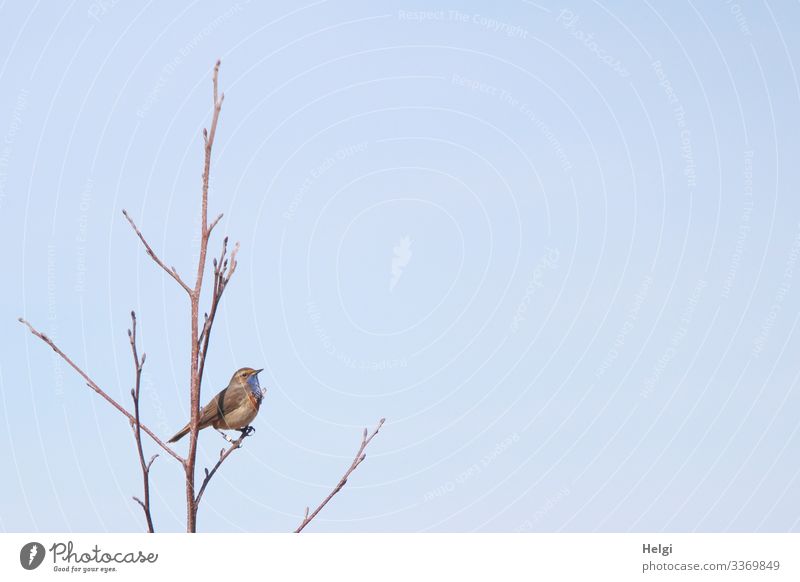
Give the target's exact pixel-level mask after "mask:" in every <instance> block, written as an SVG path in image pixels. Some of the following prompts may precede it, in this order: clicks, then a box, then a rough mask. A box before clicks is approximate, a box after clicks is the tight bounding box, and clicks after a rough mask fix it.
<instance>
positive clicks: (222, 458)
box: [194, 433, 248, 507]
mask: <svg viewBox="0 0 800 582" xmlns="http://www.w3.org/2000/svg"><path fill="white" fill-rule="evenodd" d="M247 436H248V434H247V433H242V436H240V437H239V438H238V439H236V440H235V441H233V442H232V443H231V446H230V447H228V448H227V449H221V450H220V452H219V460H218V461H217V462H216V464H215V465H214V467H213V468H212V469H211V470H210V471H209V470H208V469H206V470H205V473H206V476H205V478H204V479H203V484H202V485H201V486H200V491H199V492H198V493H197V498H196V499H195V500H194V504H195V506H196V507H199V505H200V500H201V499H202V498H203V493H204V492H205V490H206V485H208V482H209V481H211V477H213V476H214V473H216V472H217V469H219V466H220V465H222V463H223V462H225V459H227V458H228V457H229V456H230V454H231V453H232V452H233V451H235V450H236V449H238V448H240V447H241V446H242V441H244V439H246V438H247Z"/></svg>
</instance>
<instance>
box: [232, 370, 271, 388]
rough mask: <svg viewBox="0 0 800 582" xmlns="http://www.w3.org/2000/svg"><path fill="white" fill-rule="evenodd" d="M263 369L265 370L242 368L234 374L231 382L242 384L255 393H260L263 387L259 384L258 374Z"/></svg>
mask: <svg viewBox="0 0 800 582" xmlns="http://www.w3.org/2000/svg"><path fill="white" fill-rule="evenodd" d="M263 369H264V368H259V369H258V370H256V369H254V368H240V369H239V370H236V372H235V373H234V375H233V378H232V379H231V382H240V383H241V384H243V385H244V384H246V385H248V386H249V387H250V389H251V390H253V392H260V391H261V386H259V384H258V373H259V372H261V370H263Z"/></svg>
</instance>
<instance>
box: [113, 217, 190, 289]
mask: <svg viewBox="0 0 800 582" xmlns="http://www.w3.org/2000/svg"><path fill="white" fill-rule="evenodd" d="M122 214H123V216H124V217H125V218H126V219H127V220H128V223H129V224H130V225H131V228H132V229H133V231H134V232H135V233H136V236H138V237H139V240H140V241H142V244H143V245H144V249H145V251H147V254H148V255H149V256H150V258H151V259H153V260H154V261H155V262H156V264H157V265H158V266H159V267H161V268H162V269H164V270H165V271H166V272H167V273H168V274H169V275H170V277H172V278H173V279H175V280H176V281H177V282H178V284H179V285H180V286H181V287H183V289H184V291H186V292H187V293H188V294H189V295H191V294H192V290H191V289H190V288H189V286H188V285H187V284H186V283H184V282H183V279H181V276H180V275H178V271H176V270H175V267H167V265H165V264H164V261H162V260H161V259H159V258H158V255H156V253H155V252H154V251H153V249H152V248H151V247H150V244H149V243H148V242H147V240H146V239H145V238H144V235H143V234H142V231H141V230H139V227H138V226H136V223H135V222H133V219H132V218H131V217H130V215H129V214H128V212H127V211H126V210H123V211H122Z"/></svg>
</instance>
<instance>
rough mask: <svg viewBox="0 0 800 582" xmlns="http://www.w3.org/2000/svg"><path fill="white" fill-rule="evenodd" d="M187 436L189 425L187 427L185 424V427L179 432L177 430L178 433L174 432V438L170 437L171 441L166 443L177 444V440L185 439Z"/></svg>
mask: <svg viewBox="0 0 800 582" xmlns="http://www.w3.org/2000/svg"><path fill="white" fill-rule="evenodd" d="M187 434H189V425H188V424H187V425H186V426H184V427H183V428H182V429H181V430H179V431H178V432H176V433H175V436H173V437H172V438H171V439H169V440H168V441H167V442H168V443H177V442H178V441H179V440H181V439H182V438H183V437H185V436H186V435H187Z"/></svg>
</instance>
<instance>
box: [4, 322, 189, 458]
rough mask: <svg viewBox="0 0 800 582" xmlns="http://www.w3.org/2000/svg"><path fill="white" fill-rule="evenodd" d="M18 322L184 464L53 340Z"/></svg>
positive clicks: (29, 325)
mask: <svg viewBox="0 0 800 582" xmlns="http://www.w3.org/2000/svg"><path fill="white" fill-rule="evenodd" d="M19 322H20V323H22V324H24V325H26V326H27V327H28V329H29V330H30V332H31V333H32V334H33V335H35V336H36V337H38V338H39V339H40V340H42V341H43V342H44V343H46V344H47V345H49V346H50V347H51V348H52V349H53V351H54V352H55V353H57V354H58V355H59V356H61V359H62V360H64V361H65V362H66V363H67V364H69V365H70V367H72V369H73V370H75V371H76V372H77V373H78V374H80V375H81V377H82V378H83V379H84V380H86V385H87V386H88V387H89V388H91V389H92V390H94V391H95V392H97V393H98V394H99V395H100V396H102V397H103V398H105V399H106V401H108V403H109V404H111V405H112V406H113V407H114V408H116V409H117V410H119V411H120V412H121V413H122V414H124V415H125V416H127V417H128V420H129V421H131V422H132V423H136V424H138V425H139V426H141V427H142V430H143V431H144V432H146V433H147V434H148V436H149V437H150V438H151V439H153V440H154V441H155V442H156V444H158V446H160V447H161V448H162V449H164V450H165V451H167V452H168V453H169V454H170V455H171V456H172V457H174V458H175V460H177V461H178V462H179V463H183V462H184V461H183V458H182V457H181V456H180V455H178V453H176V452H175V451H173V450H172V449H171V448H169V447H168V446H167V445H165V444H164V442H163V441H162V440H161V439H160V438H158V437H157V436H156V435H155V433H154V432H153V431H152V430H150V429H149V428H147V427H146V426H145V425H143V424H141V423H139V422H138V421H137V420H136V418H135V417H134V416H133V415H132V414H131V413H130V412H128V411H127V410H125V409H124V408H123V407H122V406H121V405H120V404H119V403H118V402H117V401H116V400H114V399H113V398H111V396H109V395H108V394H106V393H105V392H104V391H103V389H102V388H100V386H98V385H97V384H96V383H95V382H94V380H92V379H91V378H89V376H88V375H87V374H86V372H84V371H83V370H81V369H80V368H79V367H78V366H77V364H75V362H73V361H72V360H71V359H70V358H69V356H67V354H65V353H64V352H62V351H61V349H60V348H59V347H58V346H57V345H56V344H55V343H54V342H53V340H51V339H50V338H49V337H48V336H47V335H45V334H43V333H42V332H40V331H39V330H37V329H36V328H35V327H33V326H32V325H31V324H30V323H28V321H27V320H25V319H23V318H21V317H20V318H19Z"/></svg>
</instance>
